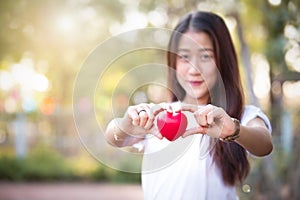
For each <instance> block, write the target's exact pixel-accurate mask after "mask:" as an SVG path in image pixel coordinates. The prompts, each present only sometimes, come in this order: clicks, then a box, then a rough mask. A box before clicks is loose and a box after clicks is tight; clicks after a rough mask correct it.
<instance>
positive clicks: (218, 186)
mask: <svg viewBox="0 0 300 200" xmlns="http://www.w3.org/2000/svg"><path fill="white" fill-rule="evenodd" d="M257 116H258V117H260V118H262V119H263V120H264V121H265V123H266V125H267V127H268V128H269V130H270V133H271V125H270V122H269V120H268V118H267V116H266V115H265V114H264V113H263V112H262V111H261V110H260V109H259V108H257V107H255V106H246V107H245V111H244V113H243V116H242V119H241V124H242V125H246V124H247V123H248V122H249V121H250V120H252V119H254V118H255V117H257ZM188 120H189V124H193V123H190V121H191V120H192V119H191V118H190V117H189V116H188ZM188 128H190V127H188ZM215 140H216V139H211V138H210V137H209V136H207V135H200V134H199V135H193V136H189V137H187V138H184V139H182V138H179V139H177V140H176V141H174V142H169V141H168V140H166V139H163V140H159V139H157V138H155V137H153V136H152V137H151V136H149V137H148V138H147V139H146V140H144V141H143V142H144V143H143V145H144V157H143V166H142V187H143V191H144V199H145V200H177V199H178V200H205V199H208V200H210V199H238V197H237V194H236V189H235V187H234V186H228V185H225V184H224V182H223V180H222V175H221V171H220V169H219V168H218V167H217V166H216V165H215V163H214V162H213V161H212V155H211V154H210V153H209V152H210V150H212V149H213V147H214V144H215Z"/></svg>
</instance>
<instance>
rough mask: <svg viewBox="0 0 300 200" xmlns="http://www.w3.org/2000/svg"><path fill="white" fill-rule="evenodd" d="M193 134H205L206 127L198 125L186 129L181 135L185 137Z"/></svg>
mask: <svg viewBox="0 0 300 200" xmlns="http://www.w3.org/2000/svg"><path fill="white" fill-rule="evenodd" d="M194 134H206V128H205V127H202V126H198V127H194V128H190V129H187V130H186V131H185V133H184V134H183V135H182V137H183V138H185V137H187V136H189V135H194Z"/></svg>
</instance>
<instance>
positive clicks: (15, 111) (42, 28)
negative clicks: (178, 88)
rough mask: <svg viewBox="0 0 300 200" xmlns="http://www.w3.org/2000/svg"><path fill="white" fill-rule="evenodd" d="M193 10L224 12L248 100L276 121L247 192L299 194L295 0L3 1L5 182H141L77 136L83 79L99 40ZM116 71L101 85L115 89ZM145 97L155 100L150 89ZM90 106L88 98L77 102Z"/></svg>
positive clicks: (123, 101)
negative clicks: (78, 87) (75, 107)
mask: <svg viewBox="0 0 300 200" xmlns="http://www.w3.org/2000/svg"><path fill="white" fill-rule="evenodd" d="M193 10H206V11H213V12H217V13H218V14H220V15H221V16H223V17H224V19H225V21H226V24H227V25H228V27H229V29H230V31H231V33H232V37H233V39H234V43H235V46H236V50H237V53H238V55H239V62H240V67H241V72H242V77H243V84H244V88H245V91H246V96H247V103H251V104H255V105H259V106H261V108H262V109H263V110H264V112H266V113H267V115H268V116H269V117H270V119H271V123H272V126H273V142H274V150H273V152H272V154H271V155H270V156H267V157H265V158H251V164H252V169H251V173H250V175H249V177H248V178H247V180H246V181H245V182H244V184H243V185H241V186H240V187H239V188H238V191H239V193H240V197H241V199H300V191H299V187H300V157H299V156H298V152H300V133H299V131H300V123H299V122H300V107H299V106H300V100H299V99H300V1H298V0H263V1H261V0H230V1H220V0H211V1H201V0H198V1H196V0H189V1H183V0H153V1H141V0H129V1H126V0H114V1H111V0H77V1H72V0H62V1H61V0H44V1H37V0H14V1H10V0H2V1H0V25H1V29H0V113H1V115H0V181H1V182H17V183H20V182H23V183H24V182H25V183H28V182H37V181H38V182H106V183H109V184H111V183H120V182H121V183H136V184H139V183H140V175H139V174H130V173H125V172H119V171H117V170H113V169H111V168H109V167H107V166H105V165H104V164H102V163H101V162H98V161H97V160H95V159H94V158H93V157H92V156H91V155H90V154H89V153H88V152H87V151H86V149H85V148H84V147H83V146H82V144H81V143H80V140H79V138H78V135H77V131H76V127H75V123H74V120H73V113H72V92H73V89H74V88H73V87H74V83H75V81H76V76H77V73H78V72H79V70H80V67H81V65H82V63H83V62H84V60H85V58H86V57H87V56H88V55H89V53H90V52H91V51H92V50H93V49H95V47H96V46H97V45H98V44H100V43H101V42H103V41H105V40H107V39H109V38H110V37H112V36H115V35H118V34H120V33H123V32H125V31H130V30H134V29H137V28H146V27H155V28H173V27H174V25H175V24H176V23H177V22H178V20H179V18H180V17H181V16H182V15H184V14H186V13H187V12H190V11H193ZM141 56H143V57H141ZM149 56H151V54H149V55H148V54H142V55H139V57H140V58H141V59H146V60H147V57H149ZM124 62H126V60H124ZM128 62H129V61H128ZM120 73H121V72H120ZM116 77H118V74H115V77H111V79H110V82H109V81H108V83H107V84H105V85H103V87H107V88H104V90H106V91H108V93H109V92H111V91H112V90H113V89H114V88H113V87H111V85H110V83H111V84H112V85H113V84H114V81H113V80H114V78H116ZM119 78H120V77H119ZM125 84H126V83H125ZM128 84H129V83H128ZM130 84H132V83H130ZM124 87H126V85H125V86H124ZM128 87H130V86H129V85H128ZM102 89H103V88H102ZM138 95H139V96H142V97H143V98H144V99H150V100H151V98H149V97H148V96H149V95H150V94H149V92H147V88H141V91H139V93H138ZM131 98H132V97H130V96H126V95H117V97H116V99H115V100H116V106H117V109H119V110H120V112H122V111H124V108H125V107H126V106H127V104H128V102H134V100H132V99H131ZM99 99H100V100H101V102H98V103H97V102H96V105H95V107H96V108H97V109H98V110H101V114H100V115H99V116H98V118H99V119H98V120H100V121H101V122H103V123H107V122H108V121H109V120H110V119H111V117H112V116H111V114H110V111H109V107H108V106H107V105H109V103H110V102H108V99H107V98H105V97H99ZM92 103H93V102H89V101H86V100H85V99H82V101H81V102H80V106H82V108H83V109H90V108H91V107H92V105H91V104H92ZM122 105H123V106H122ZM124 105H126V106H124ZM118 106H119V107H118ZM125 164H126V165H128V163H125Z"/></svg>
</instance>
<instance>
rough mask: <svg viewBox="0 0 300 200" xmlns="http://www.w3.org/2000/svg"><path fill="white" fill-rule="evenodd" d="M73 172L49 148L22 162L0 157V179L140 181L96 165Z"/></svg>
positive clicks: (64, 160) (66, 163)
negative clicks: (90, 168) (83, 171)
mask: <svg viewBox="0 0 300 200" xmlns="http://www.w3.org/2000/svg"><path fill="white" fill-rule="evenodd" d="M77 170H78V169H76V168H75V167H74V166H73V165H72V163H70V162H68V160H67V159H66V158H65V157H63V156H62V155H61V154H59V153H58V152H57V151H55V150H53V149H52V148H49V147H38V148H36V149H35V150H33V151H32V152H31V153H30V155H28V156H27V157H26V158H24V159H20V158H16V157H15V156H9V155H0V180H6V181H17V182H20V181H42V182H49V181H75V180H76V181H96V182H99V181H100V182H107V181H109V182H116V183H118V182H132V183H139V182H140V174H132V173H126V172H120V171H116V170H113V169H111V168H109V167H107V166H105V165H103V164H101V163H96V164H95V166H94V168H93V169H92V170H88V171H87V172H85V173H80V172H78V171H77Z"/></svg>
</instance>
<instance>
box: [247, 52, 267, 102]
mask: <svg viewBox="0 0 300 200" xmlns="http://www.w3.org/2000/svg"><path fill="white" fill-rule="evenodd" d="M251 62H252V63H253V64H252V65H253V66H254V73H255V76H254V88H253V89H254V93H255V95H256V96H257V97H258V98H265V97H267V95H268V94H269V92H270V88H271V84H270V77H269V70H270V66H269V63H268V61H267V60H266V58H265V57H264V56H263V55H260V54H254V55H253V56H252V58H251Z"/></svg>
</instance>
